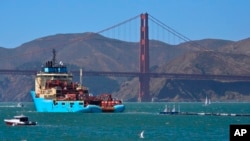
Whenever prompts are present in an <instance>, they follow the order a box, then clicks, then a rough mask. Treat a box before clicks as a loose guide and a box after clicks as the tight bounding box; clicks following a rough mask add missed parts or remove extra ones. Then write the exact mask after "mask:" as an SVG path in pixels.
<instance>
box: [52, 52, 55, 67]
mask: <svg viewBox="0 0 250 141" xmlns="http://www.w3.org/2000/svg"><path fill="white" fill-rule="evenodd" d="M55 64H56V50H55V49H53V58H52V66H55Z"/></svg>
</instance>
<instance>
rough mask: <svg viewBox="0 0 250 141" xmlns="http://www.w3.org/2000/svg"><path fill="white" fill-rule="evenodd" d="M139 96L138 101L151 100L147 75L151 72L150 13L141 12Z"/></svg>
mask: <svg viewBox="0 0 250 141" xmlns="http://www.w3.org/2000/svg"><path fill="white" fill-rule="evenodd" d="M139 57H140V58H139V60H140V61H139V63H140V64H139V65H140V66H139V67H140V76H139V82H140V84H139V96H138V101H139V102H141V101H150V100H151V97H150V94H149V81H150V77H149V76H148V75H147V73H148V72H149V39H148V14H147V13H145V14H141V27H140V54H139Z"/></svg>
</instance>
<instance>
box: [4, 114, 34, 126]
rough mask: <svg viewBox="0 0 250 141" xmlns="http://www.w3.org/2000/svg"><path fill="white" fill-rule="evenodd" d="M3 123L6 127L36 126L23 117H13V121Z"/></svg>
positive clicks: (7, 120) (8, 120)
mask: <svg viewBox="0 0 250 141" xmlns="http://www.w3.org/2000/svg"><path fill="white" fill-rule="evenodd" d="M4 122H5V123H6V124H7V125H11V126H16V125H36V124H37V122H34V121H29V118H28V117H27V116H24V115H18V116H14V118H13V119H4Z"/></svg>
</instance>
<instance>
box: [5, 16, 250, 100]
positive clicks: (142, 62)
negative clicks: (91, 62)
mask: <svg viewBox="0 0 250 141" xmlns="http://www.w3.org/2000/svg"><path fill="white" fill-rule="evenodd" d="M138 17H139V18H140V29H139V31H140V34H139V35H138V36H139V37H140V39H139V50H140V51H139V72H115V71H112V72H105V71H84V74H85V75H88V76H115V77H139V94H138V101H151V96H150V92H149V88H150V85H149V82H150V78H151V77H155V78H157V77H158V78H167V79H188V80H227V81H250V76H245V75H211V74H180V73H154V72H150V70H149V67H150V65H149V24H148V23H149V20H151V21H152V22H153V23H155V24H157V25H159V26H160V27H161V28H162V29H163V30H166V31H168V32H169V33H170V34H172V35H173V36H175V37H177V38H178V41H175V42H176V44H178V43H180V41H182V42H188V41H189V42H190V41H192V40H191V39H189V38H188V37H186V36H184V35H182V34H180V33H179V32H177V31H175V30H174V29H173V28H171V27H169V26H167V25H166V24H164V23H163V22H161V21H160V20H158V19H156V18H154V17H153V16H151V15H149V14H147V13H143V14H140V15H138V16H135V17H133V18H130V19H128V20H126V21H124V22H121V23H119V24H116V25H114V26H111V27H109V28H106V29H104V30H101V31H99V32H96V33H98V34H102V33H104V32H107V31H109V30H112V29H114V28H117V27H119V26H121V25H123V24H126V23H128V22H130V21H132V20H134V19H137V18H138ZM129 28H131V27H129ZM112 34H115V33H112ZM90 37H91V34H89V36H87V37H86V39H87V38H90ZM80 40H82V39H80ZM174 40H176V39H174ZM74 41H76V40H74ZM74 41H73V42H74ZM191 43H192V45H193V46H194V47H196V48H199V49H201V50H208V49H206V48H201V46H200V45H199V44H197V43H196V42H193V41H192V42H191ZM71 72H72V73H73V74H74V75H79V71H71ZM36 73H37V70H11V69H2V70H0V74H9V75H35V74H36Z"/></svg>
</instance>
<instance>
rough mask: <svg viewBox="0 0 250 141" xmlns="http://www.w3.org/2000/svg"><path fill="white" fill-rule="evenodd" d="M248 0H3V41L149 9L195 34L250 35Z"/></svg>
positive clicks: (11, 43)
mask: <svg viewBox="0 0 250 141" xmlns="http://www.w3.org/2000/svg"><path fill="white" fill-rule="evenodd" d="M249 7H250V1H249V0H0V47H6V48H13V47H18V46H20V45H21V44H23V43H25V42H28V41H31V40H34V39H36V38H40V37H43V36H48V35H55V34H59V33H83V32H97V31H100V30H102V29H105V28H107V27H110V26H112V25H114V24H117V23H119V22H122V21H124V20H126V19H129V18H131V17H134V16H136V15H139V14H140V13H144V12H148V13H149V14H150V15H152V16H154V17H155V18H157V19H159V20H161V21H162V22H164V23H165V24H166V25H168V26H170V27H172V28H174V29H175V30H177V31H178V32H180V33H182V34H184V35H185V36H187V37H189V38H190V39H192V40H199V39H205V38H216V39H226V40H233V41H238V40H241V39H245V38H248V37H249V36H250V26H249V25H250V16H249V14H250V8H249Z"/></svg>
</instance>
